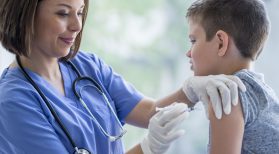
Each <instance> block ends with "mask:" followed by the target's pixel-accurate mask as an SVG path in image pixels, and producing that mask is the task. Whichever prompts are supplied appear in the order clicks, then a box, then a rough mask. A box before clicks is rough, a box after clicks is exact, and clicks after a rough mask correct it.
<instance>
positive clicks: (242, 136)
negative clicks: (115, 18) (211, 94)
mask: <svg viewBox="0 0 279 154" xmlns="http://www.w3.org/2000/svg"><path fill="white" fill-rule="evenodd" d="M187 18H188V23H189V38H190V41H191V43H192V46H191V49H190V50H189V51H188V52H187V56H188V57H189V58H190V63H191V65H192V66H191V69H192V70H193V71H194V74H195V76H205V75H216V74H234V75H236V76H238V77H239V78H240V79H241V80H242V81H243V82H244V84H245V86H246V88H247V91H246V92H245V93H242V92H240V93H239V100H237V101H239V103H238V104H237V105H236V106H235V107H233V108H232V109H231V110H232V112H231V114H229V115H225V116H224V117H223V118H222V119H221V120H218V119H216V118H215V116H214V115H213V114H214V112H213V111H212V105H211V106H209V108H208V112H209V120H210V131H209V132H210V140H209V145H208V153H210V154H238V153H243V154H252V153H253V154H275V153H279V103H278V102H279V101H278V98H277V96H276V95H275V93H274V92H273V90H272V89H271V88H270V87H269V86H268V85H267V84H266V83H265V82H264V78H263V75H262V74H259V73H256V72H253V71H251V70H250V67H251V63H252V62H253V61H254V60H256V59H257V58H258V56H259V55H260V53H261V51H262V50H263V46H264V43H265V41H266V39H267V37H268V33H269V20H268V17H267V14H266V10H265V6H264V3H263V2H262V1H260V0H198V1H196V2H194V3H193V4H192V5H191V6H190V8H189V9H188V12H187ZM230 86H236V85H230ZM210 104H213V105H214V102H212V103H210ZM235 104H236V103H235Z"/></svg>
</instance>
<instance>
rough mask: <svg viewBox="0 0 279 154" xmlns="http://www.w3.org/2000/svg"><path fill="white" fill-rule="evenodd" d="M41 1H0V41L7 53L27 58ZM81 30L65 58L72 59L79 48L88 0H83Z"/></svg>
mask: <svg viewBox="0 0 279 154" xmlns="http://www.w3.org/2000/svg"><path fill="white" fill-rule="evenodd" d="M41 1H42V0H1V3H0V41H1V43H2V45H3V47H4V48H6V49H7V50H8V51H9V52H11V53H13V54H16V55H20V56H22V55H23V56H26V57H28V56H29V54H30V48H31V40H32V37H33V35H34V18H35V14H36V11H37V6H38V4H39V3H40V2H41ZM84 4H85V7H84V10H83V11H84V12H83V13H84V16H83V19H82V29H81V31H80V33H79V34H78V35H77V37H76V40H75V43H74V45H73V46H72V48H71V52H70V53H69V55H67V56H66V57H65V58H66V59H69V58H72V57H74V56H75V55H76V54H77V52H78V50H79V47H80V43H81V38H82V31H83V25H84V23H85V20H86V16H87V12H88V5H89V0H84Z"/></svg>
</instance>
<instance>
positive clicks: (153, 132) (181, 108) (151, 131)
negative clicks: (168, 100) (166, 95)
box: [140, 103, 189, 154]
mask: <svg viewBox="0 0 279 154" xmlns="http://www.w3.org/2000/svg"><path fill="white" fill-rule="evenodd" d="M187 110H188V107H187V105H186V104H184V103H174V104H172V105H170V106H167V107H165V108H163V109H162V110H160V111H159V112H157V113H156V114H155V115H154V116H153V117H152V118H151V119H150V121H149V125H148V134H147V136H146V137H145V138H144V139H143V140H142V142H141V143H140V145H141V148H142V151H143V153H144V154H163V153H165V152H166V151H167V150H168V148H169V146H170V145H171V143H172V142H173V141H175V140H176V139H178V138H179V137H181V136H182V135H184V133H185V131H184V130H182V129H180V128H178V126H179V125H180V124H181V123H182V121H183V120H184V119H186V117H187V116H188V115H189V112H188V111H187Z"/></svg>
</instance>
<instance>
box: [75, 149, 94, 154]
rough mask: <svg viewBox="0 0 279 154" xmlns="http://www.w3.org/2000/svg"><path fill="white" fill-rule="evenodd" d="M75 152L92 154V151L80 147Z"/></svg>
mask: <svg viewBox="0 0 279 154" xmlns="http://www.w3.org/2000/svg"><path fill="white" fill-rule="evenodd" d="M74 154H91V153H90V152H89V151H88V150H86V149H78V150H77V151H75V153H74Z"/></svg>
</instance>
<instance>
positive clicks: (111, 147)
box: [0, 52, 143, 154]
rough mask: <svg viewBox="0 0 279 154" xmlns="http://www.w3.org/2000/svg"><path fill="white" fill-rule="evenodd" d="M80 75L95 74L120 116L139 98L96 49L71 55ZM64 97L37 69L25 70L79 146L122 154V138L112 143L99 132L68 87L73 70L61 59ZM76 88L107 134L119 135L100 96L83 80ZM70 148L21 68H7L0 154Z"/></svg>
mask: <svg viewBox="0 0 279 154" xmlns="http://www.w3.org/2000/svg"><path fill="white" fill-rule="evenodd" d="M71 61H72V62H73V63H74V64H75V66H76V67H77V68H78V70H79V71H80V73H81V74H82V75H84V76H89V77H92V78H93V79H95V80H96V81H97V82H98V83H99V84H100V85H101V87H102V88H103V90H104V92H105V94H106V96H107V97H108V99H109V102H110V103H111V105H112V107H113V109H114V110H115V112H116V114H117V117H118V119H119V120H120V121H121V122H122V124H124V123H125V121H124V119H125V118H126V117H127V115H128V114H129V113H130V112H131V111H132V110H133V108H134V107H135V106H136V105H137V103H138V102H139V101H140V100H141V99H142V98H143V96H142V94H141V93H139V92H138V91H136V90H135V89H134V88H133V86H131V85H130V84H129V83H128V82H126V81H125V80H124V79H123V78H122V77H121V76H120V75H118V74H117V73H115V72H114V71H113V70H112V68H111V67H109V66H108V65H106V64H105V63H104V62H103V61H102V60H101V59H99V58H98V57H97V56H96V55H94V54H88V53H84V52H79V53H78V54H77V55H76V56H75V58H74V59H72V60H71ZM60 69H61V72H62V76H63V80H64V88H65V94H66V95H65V96H63V95H62V94H61V93H59V92H58V91H57V90H56V89H55V88H54V87H53V86H52V85H50V83H48V82H47V81H46V80H44V79H43V78H42V77H40V76H39V75H38V74H36V73H34V72H32V71H31V70H28V69H26V70H27V72H28V74H29V75H30V76H31V77H32V79H33V80H34V81H35V82H36V83H37V85H38V86H39V88H40V89H41V90H42V92H43V93H44V95H45V96H46V97H47V99H48V100H49V102H50V103H51V104H52V106H53V107H54V109H55V111H56V112H57V113H58V116H59V117H60V119H61V121H62V123H63V124H64V125H65V127H66V128H67V130H68V131H69V133H70V135H71V136H72V138H73V140H74V141H75V142H76V144H77V146H78V147H82V148H86V149H88V150H90V151H91V153H93V154H96V153H97V154H100V153H102V154H112V153H113V154H122V153H124V148H123V145H122V142H121V140H118V141H116V142H110V141H109V140H108V138H107V137H106V136H104V135H103V133H102V132H101V131H100V129H99V128H98V127H97V125H96V123H95V122H94V121H93V120H92V118H91V117H90V115H89V114H88V113H87V111H86V110H85V109H84V108H83V106H82V105H81V104H80V102H79V101H78V99H77V97H76V96H75V95H74V93H73V90H72V83H73V81H74V80H75V79H76V78H77V74H76V73H75V72H74V71H73V69H72V68H71V66H70V65H68V64H67V63H65V62H60ZM78 86H79V88H77V89H78V92H79V93H80V94H81V96H82V98H83V100H84V101H85V103H86V104H87V106H88V107H89V109H90V110H91V112H92V113H93V115H94V116H95V118H96V119H97V120H98V122H99V123H100V124H101V126H102V127H103V128H104V129H105V130H106V131H107V132H108V133H109V134H113V135H118V134H119V133H120V127H119V125H118V124H117V122H116V119H115V117H114V116H113V114H112V112H111V110H110V109H109V107H108V106H107V105H106V103H105V101H104V100H103V98H102V96H101V95H100V94H99V93H98V92H97V91H96V89H95V88H93V87H92V86H88V85H87V84H86V83H85V84H82V83H81V85H78ZM73 152H74V149H73V147H72V145H71V143H70V141H69V139H68V138H67V137H66V135H65V134H64V132H63V131H62V129H61V128H60V127H59V125H58V123H57V122H56V120H55V119H54V117H53V116H52V114H51V112H50V110H49V109H48V108H47V106H46V104H45V102H44V101H43V99H42V98H41V97H40V95H39V94H38V93H37V91H36V90H35V89H34V88H33V87H32V85H31V84H30V83H29V82H28V81H27V80H26V78H25V77H24V75H23V73H22V72H21V70H20V69H19V68H11V69H6V70H5V71H4V72H3V74H2V76H1V79H0V153H1V154H2V153H3V154H11V153H13V154H15V153H16V154H23V153H24V154H38V153H40V154H50V153H51V154H66V153H73Z"/></svg>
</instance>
